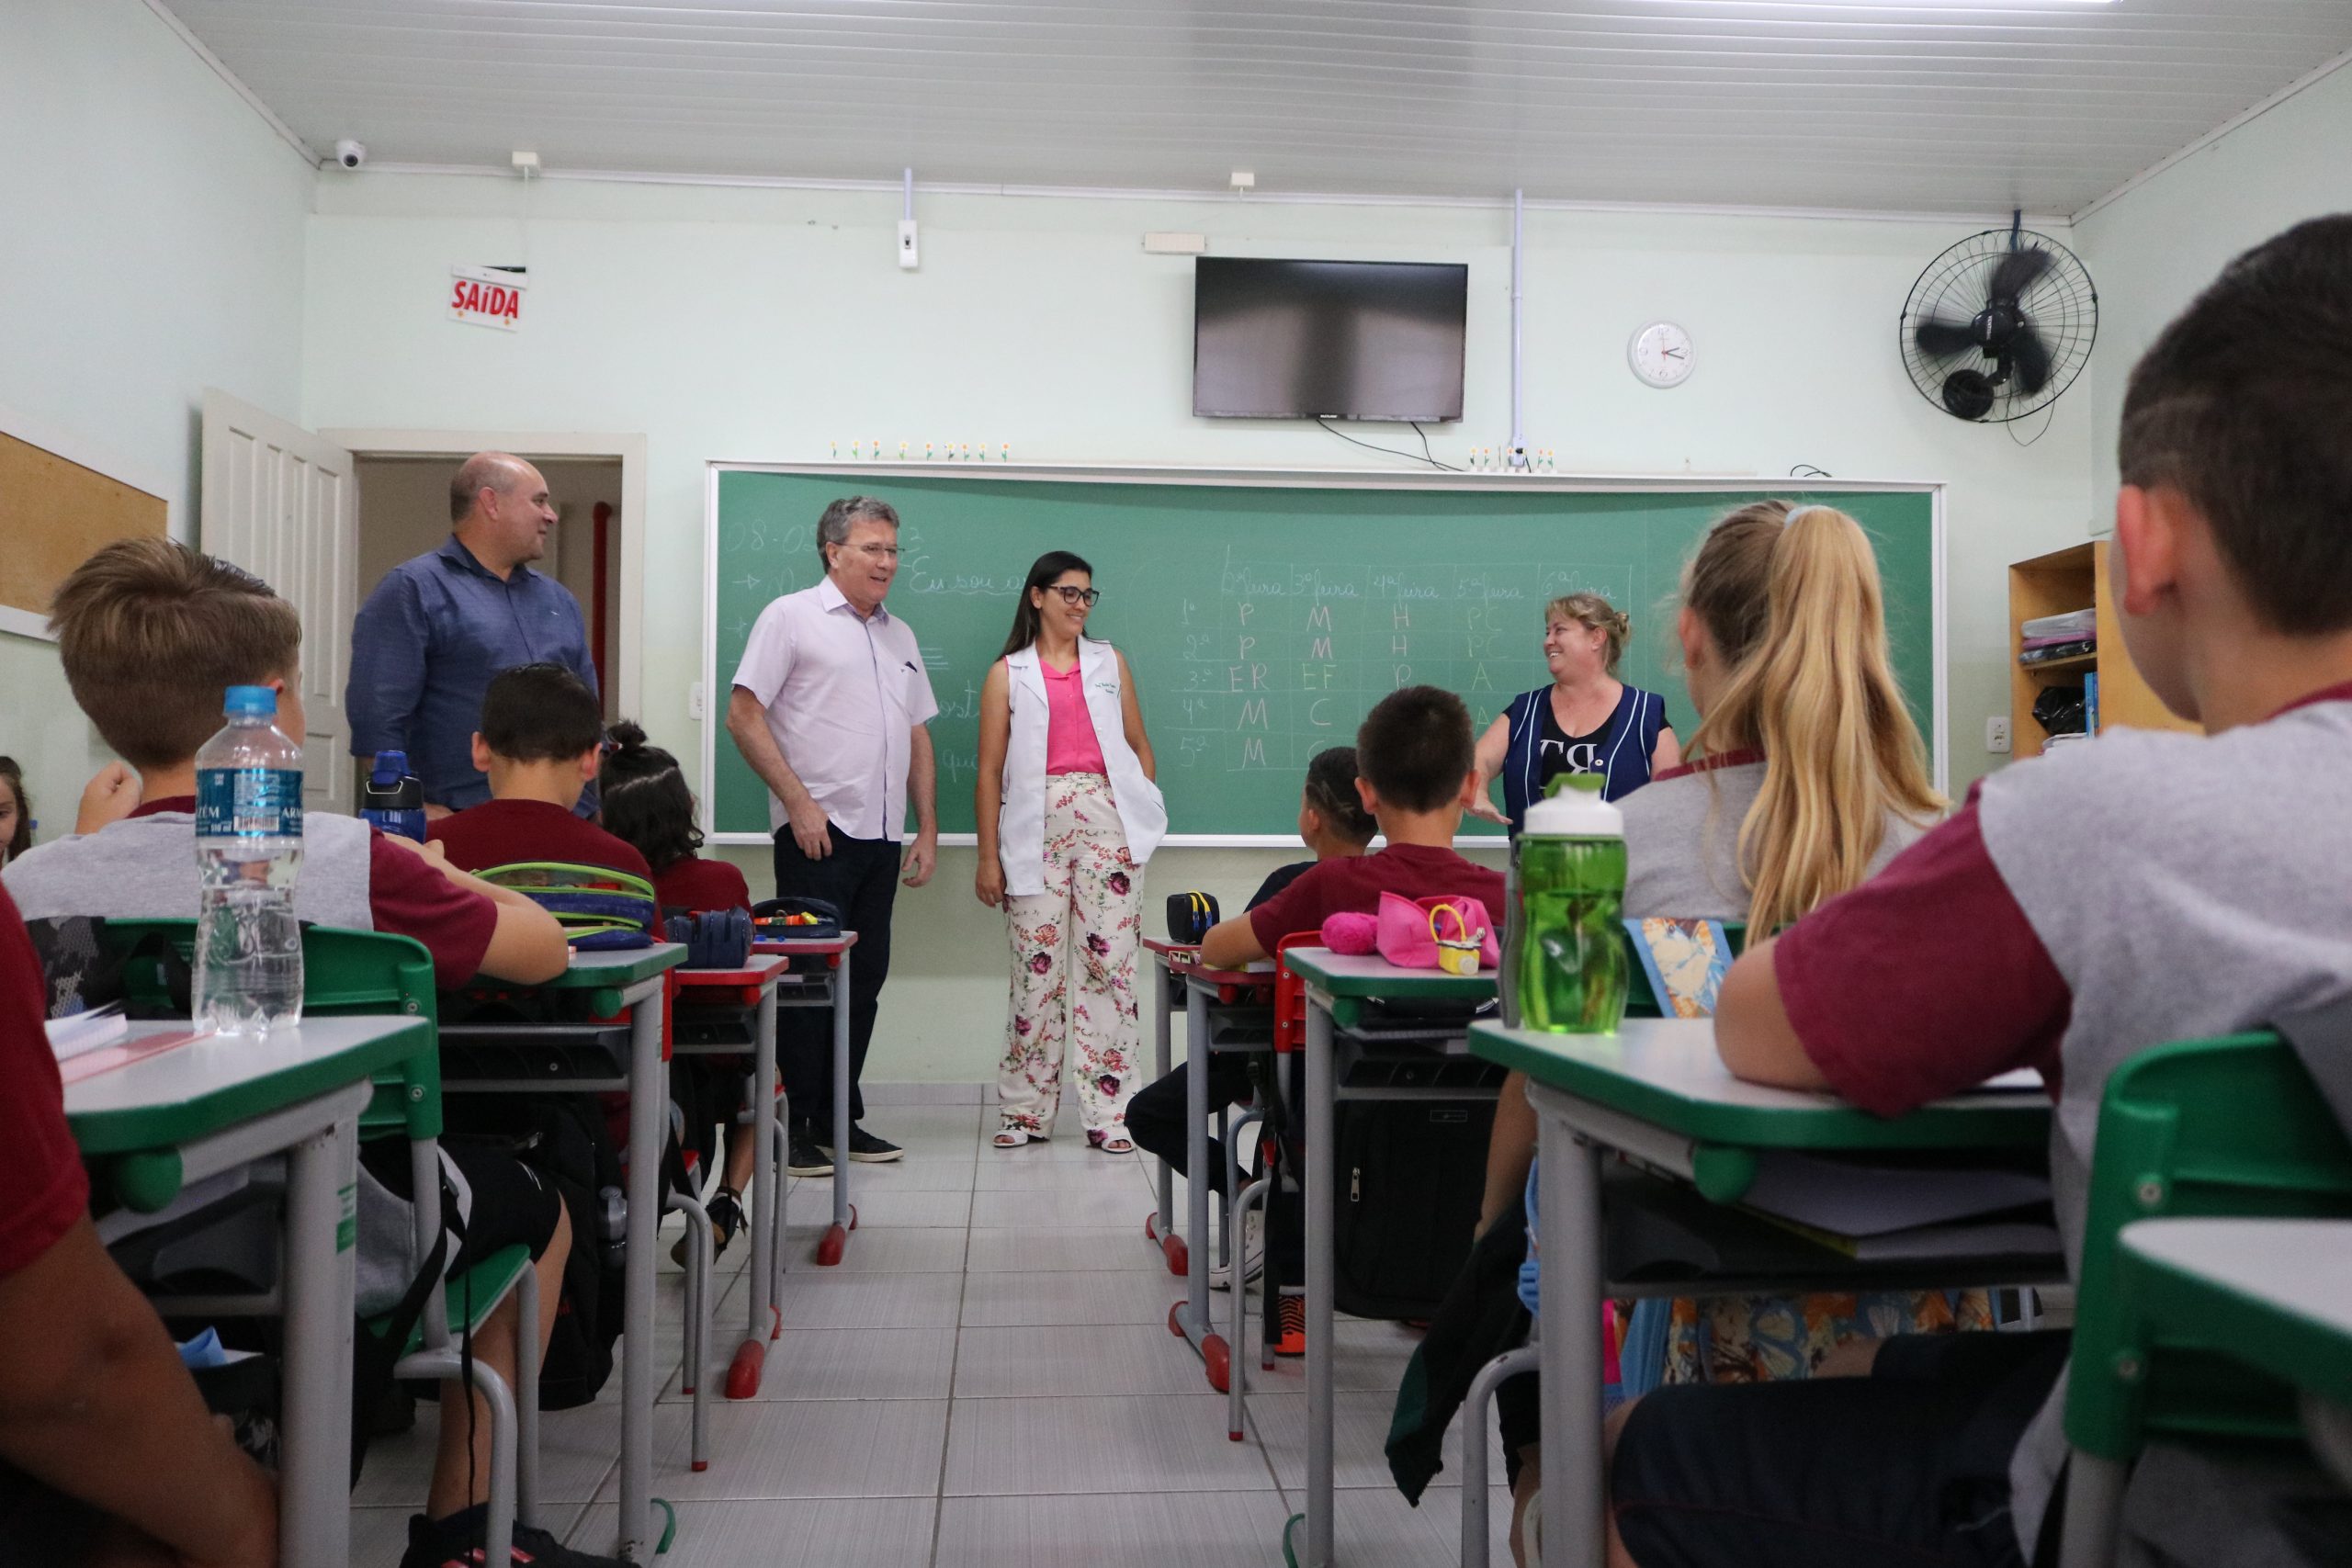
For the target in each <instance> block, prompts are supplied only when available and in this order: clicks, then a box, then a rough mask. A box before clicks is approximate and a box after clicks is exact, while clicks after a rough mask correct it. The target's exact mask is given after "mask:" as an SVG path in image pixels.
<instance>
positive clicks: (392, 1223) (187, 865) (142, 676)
mask: <svg viewBox="0 0 2352 1568" xmlns="http://www.w3.org/2000/svg"><path fill="white" fill-rule="evenodd" d="M50 626H51V629H52V630H54V631H55V632H56V634H57V638H58V651H59V654H60V656H61V659H62V663H63V665H64V667H65V678H66V681H67V682H68V683H69V684H70V685H71V686H72V687H73V690H74V700H75V701H76V702H78V703H80V704H81V705H82V708H83V711H84V712H85V713H87V714H88V715H89V716H90V718H91V720H92V722H93V723H95V724H96V727H97V729H98V733H99V735H100V736H101V737H102V738H103V739H105V740H106V742H107V744H108V745H109V746H111V747H113V748H114V749H115V750H117V751H118V752H119V753H121V755H122V756H123V757H124V758H125V760H127V761H129V762H130V763H131V765H132V766H134V767H135V768H137V769H138V771H139V788H138V790H137V791H136V792H132V791H130V790H124V791H121V792H120V793H119V800H120V804H121V806H122V807H128V808H129V814H128V815H127V816H121V817H119V818H117V819H115V820H110V821H107V822H106V823H105V825H104V826H102V827H98V828H97V829H96V831H91V832H77V833H75V834H74V835H72V836H70V837H68V838H64V839H60V840H55V841H53V842H51V843H48V844H43V845H41V846H40V848H38V849H35V850H33V851H32V852H29V853H28V854H26V855H25V856H24V857H23V858H22V859H20V860H17V861H14V862H12V863H9V865H8V866H7V867H6V871H5V873H0V876H4V877H5V883H6V890H7V892H8V893H9V895H10V896H11V897H13V898H14V899H15V901H16V902H17V905H18V906H19V907H20V908H22V909H23V911H24V916H25V918H26V919H28V920H40V919H51V920H56V919H72V918H74V917H86V916H96V917H101V918H114V919H136V918H150V919H153V918H164V919H170V918H180V919H186V918H188V917H191V916H193V915H195V914H196V913H197V909H198V881H197V863H196V818H195V808H196V799H195V796H196V753H197V750H198V748H199V747H201V746H202V745H203V744H204V742H205V741H206V740H207V739H209V737H210V736H211V734H212V732H213V731H214V730H216V729H217V728H220V713H221V707H222V702H223V697H224V695H225V694H226V691H227V689H228V688H229V687H230V686H232V685H243V686H268V687H271V688H272V689H274V690H275V691H276V692H277V699H278V717H277V726H278V728H280V729H282V730H284V731H285V732H286V733H287V734H288V735H293V736H299V735H300V734H301V733H302V731H303V722H302V720H303V715H302V698H301V688H300V657H301V645H302V626H301V619H300V616H299V615H297V614H296V612H295V610H294V607H293V606H292V605H290V604H287V603H286V602H285V601H284V600H282V599H280V598H278V597H277V594H276V593H274V592H271V590H270V588H269V586H268V584H266V583H265V582H263V581H261V580H260V579H258V578H255V577H254V576H253V575H251V574H250V573H248V572H245V571H242V570H239V569H237V568H236V567H233V566H231V565H229V564H228V563H226V562H224V561H220V560H216V559H214V558H211V557H209V556H206V555H202V554H199V553H198V552H197V551H195V550H192V549H189V548H188V547H187V546H185V545H181V544H176V543H175V542H173V541H170V540H167V539H126V540H120V541H118V542H117V543H115V544H111V545H108V546H107V547H104V548H102V549H100V550H99V551H98V552H97V553H96V555H94V556H92V557H91V558H89V559H88V560H86V561H85V562H84V563H83V564H82V565H81V566H79V567H77V568H76V569H74V572H73V573H72V574H71V575H69V576H68V577H67V578H66V580H65V581H64V582H63V583H62V584H61V585H60V586H59V588H58V590H57V595H56V599H55V602H54V607H53V609H52V611H51V617H50ZM294 908H295V913H296V914H297V915H298V916H299V917H300V919H304V920H309V921H316V922H319V923H322V924H326V925H336V926H345V927H352V928H356V929H358V930H362V931H366V930H376V931H393V932H397V933H399V934H401V935H403V936H409V937H413V938H415V939H416V940H417V941H419V942H422V943H424V947H425V949H426V951H427V952H429V953H431V954H432V957H433V964H434V969H435V974H436V976H437V977H438V978H439V979H440V980H441V982H442V983H443V984H444V985H449V986H455V985H458V984H462V983H463V982H464V981H466V980H469V979H471V978H472V977H473V976H475V975H476V974H478V973H479V974H483V975H489V976H496V977H498V978H500V979H505V980H515V981H521V982H524V983H533V982H537V981H541V980H548V979H552V978H553V977H554V976H557V975H559V974H561V973H562V972H563V969H564V967H565V965H566V964H567V963H568V962H569V958H570V954H569V951H568V949H567V948H566V946H565V943H564V940H563V932H562V930H561V928H560V927H559V926H558V925H557V923H556V921H555V918H554V917H553V916H551V915H549V914H548V912H547V911H546V910H544V909H542V908H539V907H538V906H537V905H536V904H533V903H532V902H531V901H530V900H529V899H528V898H526V897H524V896H523V895H521V894H519V893H515V892H511V891H509V890H507V889H504V888H498V887H492V886H489V885H488V884H486V883H483V882H481V881H480V880H478V879H476V878H474V877H471V876H468V875H465V874H462V873H460V872H458V871H455V870H452V869H451V868H450V867H449V866H448V865H447V863H445V862H444V861H443V860H442V859H441V857H440V855H439V853H438V852H437V851H433V850H428V849H426V848H424V847H423V846H419V845H415V844H412V843H409V842H407V841H406V840H400V839H393V838H389V837H387V836H386V835H384V834H381V833H379V832H377V831H376V830H375V829H372V828H370V827H368V825H367V824H366V823H364V822H361V821H359V820H357V819H356V818H349V817H338V816H332V815H329V814H327V813H324V812H311V813H306V814H305V816H304V818H303V822H302V872H301V877H300V881H299V882H298V883H297V884H296V886H295V893H294ZM441 1159H442V1168H443V1171H442V1180H443V1185H444V1188H445V1189H446V1191H445V1193H444V1194H442V1195H441V1196H442V1197H444V1198H446V1199H447V1200H449V1201H453V1202H454V1204H455V1207H456V1209H457V1212H458V1215H459V1217H460V1220H461V1222H462V1224H463V1226H464V1229H463V1233H462V1236H461V1237H460V1238H459V1242H458V1246H456V1247H454V1248H453V1249H452V1256H451V1258H450V1260H449V1264H448V1269H449V1272H450V1273H451V1274H452V1275H455V1274H458V1273H461V1272H462V1271H463V1270H465V1269H470V1268H472V1267H473V1266H474V1265H476V1264H477V1263H479V1262H481V1261H482V1260H483V1259H484V1258H488V1257H489V1256H490V1255H491V1254H492V1253H494V1252H497V1251H499V1250H501V1249H502V1248H504V1247H512V1246H517V1245H521V1246H526V1247H529V1249H530V1252H531V1255H532V1257H533V1258H535V1259H536V1260H537V1270H538V1276H539V1302H540V1313H539V1321H538V1323H537V1324H536V1325H523V1324H522V1323H521V1322H520V1321H519V1311H518V1308H517V1306H516V1303H515V1298H514V1297H512V1296H510V1297H509V1298H508V1299H507V1300H506V1301H505V1302H504V1303H502V1304H501V1305H500V1307H499V1309H498V1311H497V1312H495V1313H493V1314H492V1315H491V1317H490V1319H489V1321H488V1322H487V1323H485V1324H484V1325H483V1326H482V1328H481V1331H480V1332H479V1333H477V1334H476V1335H475V1336H474V1341H473V1348H474V1354H475V1355H476V1356H478V1357H479V1358H480V1359H481V1360H482V1361H483V1362H484V1363H485V1364H486V1365H489V1366H492V1367H493V1368H495V1369H496V1370H497V1371H498V1372H499V1373H500V1375H501V1376H503V1377H504V1378H505V1379H506V1380H507V1382H508V1384H509V1386H510V1387H511V1386H512V1384H513V1381H514V1377H515V1348H516V1344H517V1340H518V1337H519V1336H520V1335H521V1334H523V1333H526V1332H536V1333H537V1335H538V1337H539V1344H540V1347H541V1348H542V1349H544V1348H545V1347H546V1344H547V1339H548V1331H549V1330H550V1329H551V1328H552V1327H553V1325H554V1322H555V1313H556V1310H557V1308H558V1306H559V1305H560V1302H561V1293H562V1283H563V1265H564V1259H565V1258H566V1257H567V1256H568V1254H569V1252H570V1250H571V1221H570V1217H569V1216H568V1215H567V1213H565V1210H564V1206H563V1201H562V1199H561V1197H560V1195H559V1194H558V1193H557V1191H556V1190H555V1188H554V1186H553V1185H552V1184H551V1183H550V1182H548V1181H546V1180H545V1179H542V1178H541V1177H540V1176H539V1175H538V1174H537V1172H536V1171H534V1170H532V1169H531V1168H528V1167H526V1166H525V1165H523V1164H522V1163H521V1162H520V1161H519V1160H516V1159H515V1158H513V1157H512V1156H507V1155H503V1154H499V1153H495V1152H493V1151H491V1150H487V1149H481V1148H461V1147H456V1146H453V1145H446V1144H445V1145H443V1146H442V1151H441ZM361 1160H362V1168H361V1179H360V1182H359V1191H358V1194H357V1204H358V1220H357V1227H358V1235H359V1247H358V1250H359V1258H358V1263H357V1272H358V1276H359V1279H358V1297H359V1308H360V1310H361V1311H362V1312H363V1313H375V1312H380V1311H383V1310H385V1309H386V1308H388V1307H389V1306H390V1304H391V1303H393V1302H395V1301H397V1300H398V1299H399V1297H400V1295H401V1292H402V1291H403V1290H404V1288H405V1287H406V1286H407V1284H408V1283H409V1281H410V1280H412V1279H413V1277H414V1274H415V1271H416V1269H418V1268H419V1267H420V1265H421V1260H420V1259H417V1258H413V1257H412V1256H410V1254H411V1252H412V1251H413V1234H414V1233H413V1227H412V1223H411V1219H410V1214H411V1210H410V1207H409V1203H410V1200H411V1197H412V1194H411V1193H410V1190H409V1185H410V1179H411V1178H410V1174H409V1159H408V1150H407V1147H406V1145H404V1144H401V1143H373V1144H369V1145H365V1146H364V1147H363V1149H362V1152H361ZM434 1196H435V1195H429V1194H428V1195H424V1197H425V1199H426V1201H432V1200H433V1198H434ZM515 1393H516V1395H517V1397H518V1398H531V1397H534V1396H535V1393H536V1391H533V1390H528V1389H521V1390H516V1391H515ZM490 1434H491V1422H490V1417H489V1413H488V1410H487V1408H486V1407H483V1406H481V1405H480V1404H479V1403H478V1396H472V1395H469V1393H468V1391H467V1390H466V1389H465V1388H464V1387H463V1386H462V1385H461V1384H459V1383H458V1382H448V1383H445V1384H444V1385H443V1388H442V1418H441V1434H440V1435H441V1446H440V1451H439V1454H438V1455H437V1458H436V1461H435V1469H434V1474H433V1480H432V1483H431V1490H430V1492H429V1494H428V1495H427V1497H426V1500H425V1512H424V1514H421V1515H418V1516H416V1517H413V1519H412V1520H411V1522H410V1527H409V1550H408V1551H407V1553H406V1554H405V1555H404V1556H403V1557H402V1559H401V1568H451V1565H456V1564H462V1565H463V1568H480V1556H481V1549H482V1540H483V1532H484V1529H485V1525H486V1505H485V1503H484V1502H483V1501H481V1499H482V1498H483V1497H484V1496H485V1495H486V1492H487V1486H488V1478H489V1474H490V1452H489V1442H490ZM514 1540H515V1562H518V1563H522V1562H528V1563H532V1564H534V1565H535V1568H594V1565H598V1564H601V1563H603V1562H605V1560H604V1559H598V1558H590V1557H585V1556H583V1555H582V1554H579V1553H576V1552H572V1551H569V1550H567V1549H566V1548H564V1547H562V1546H561V1545H560V1544H558V1543H557V1542H556V1541H555V1540H554V1539H553V1538H552V1537H550V1536H548V1534H547V1533H546V1532H545V1531H543V1530H537V1529H530V1528H528V1527H526V1526H525V1525H523V1524H521V1523H520V1522H519V1521H518V1522H517V1524H516V1526H515V1534H514Z"/></svg>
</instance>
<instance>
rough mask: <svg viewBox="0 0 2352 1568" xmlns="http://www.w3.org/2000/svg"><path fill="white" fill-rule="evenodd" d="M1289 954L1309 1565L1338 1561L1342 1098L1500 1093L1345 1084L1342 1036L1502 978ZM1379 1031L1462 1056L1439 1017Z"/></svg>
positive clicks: (1476, 992) (1482, 996)
mask: <svg viewBox="0 0 2352 1568" xmlns="http://www.w3.org/2000/svg"><path fill="white" fill-rule="evenodd" d="M1283 962H1285V963H1286V964H1289V965H1290V968H1291V973H1293V974H1295V975H1296V976H1299V977H1300V978H1301V979H1302V980H1303V981H1305V982H1306V1552H1305V1554H1304V1555H1302V1556H1300V1557H1299V1558H1298V1562H1299V1563H1300V1564H1301V1565H1302V1568H1324V1565H1325V1564H1328V1563H1329V1562H1331V1561H1332V1555H1331V1553H1332V1545H1331V1540H1332V1536H1331V1508H1332V1473H1333V1471H1332V1451H1331V1414H1332V1393H1333V1374H1332V1368H1331V1335H1332V1325H1331V1313H1332V1304H1331V1303H1332V1297H1333V1295H1334V1293H1335V1292H1336V1289H1337V1279H1336V1273H1335V1267H1336V1266H1335V1264H1334V1261H1333V1231H1334V1229H1335V1228H1336V1224H1337V1220H1336V1216H1337V1215H1338V1213H1339V1206H1338V1203H1339V1170H1338V1164H1339V1149H1338V1144H1337V1134H1336V1127H1335V1123H1336V1120H1337V1118H1336V1113H1335V1111H1336V1106H1337V1104H1338V1102H1339V1101H1340V1100H1416V1101H1420V1100H1476V1101H1482V1102H1491V1101H1492V1100H1494V1098H1495V1091H1494V1089H1481V1088H1467V1087H1440V1086H1436V1085H1416V1086H1412V1087H1404V1088H1389V1087H1369V1086H1364V1087H1342V1086H1341V1085H1340V1083H1339V1082H1338V1081H1337V1048H1336V1045H1335V1041H1336V1040H1337V1038H1338V1036H1339V1035H1340V1033H1342V1032H1354V1031H1355V1030H1356V1029H1357V1027H1358V1026H1359V1025H1360V1024H1362V1023H1363V1022H1364V1021H1365V1013H1366V1004H1367V1003H1370V1002H1375V1001H1413V1002H1435V1003H1454V1004H1458V1005H1460V1006H1462V1007H1463V1008H1464V1010H1465V1012H1466V1011H1467V1010H1469V1009H1471V1008H1475V1007H1476V1006H1478V1005H1479V1004H1481V1003H1484V1002H1487V1001H1491V1000H1493V999H1494V997H1495V976H1494V975H1493V974H1492V973H1491V972H1488V973H1481V974H1477V975H1446V974H1442V973H1441V972H1439V971H1438V970H1435V969H1399V968H1397V966H1396V965H1395V964H1391V963H1389V962H1388V961H1387V960H1386V959H1385V958H1380V957H1377V956H1365V957H1352V956H1350V955H1347V954H1344V953H1333V952H1332V951H1331V950H1330V949H1329V948H1326V947H1294V948H1290V949H1288V950H1287V951H1285V952H1284V953H1283ZM1378 1038H1379V1039H1380V1040H1381V1041H1382V1042H1383V1043H1400V1044H1421V1045H1423V1046H1424V1047H1425V1048H1428V1049H1430V1050H1432V1051H1434V1052H1442V1053H1443V1054H1446V1055H1453V1049H1452V1047H1453V1045H1454V1044H1455V1043H1458V1042H1459V1038H1460V1037H1459V1035H1458V1033H1456V1032H1453V1030H1451V1029H1450V1028H1449V1027H1448V1026H1447V1025H1444V1024H1442V1023H1433V1024H1431V1025H1430V1027H1429V1028H1428V1029H1427V1030H1426V1031H1424V1032H1420V1033H1419V1034H1416V1032H1414V1031H1412V1030H1410V1029H1408V1028H1404V1027H1401V1026H1399V1027H1397V1028H1395V1029H1393V1030H1390V1029H1383V1030H1382V1031H1381V1032H1380V1033H1379V1035H1378ZM1599 1320H1600V1307H1599V1305H1598V1304H1597V1303H1596V1304H1595V1306H1594V1308H1593V1321H1595V1322H1598V1321H1599ZM1593 1408H1594V1409H1595V1410H1598V1409H1600V1394H1599V1393H1595V1394H1594V1395H1593ZM1595 1430H1596V1431H1598V1430H1599V1428H1598V1427H1595ZM1562 1561H1564V1562H1573V1561H1574V1560H1573V1559H1572V1558H1571V1559H1562ZM1594 1561H1595V1562H1598V1561H1599V1559H1597V1558H1596V1559H1595V1560H1594Z"/></svg>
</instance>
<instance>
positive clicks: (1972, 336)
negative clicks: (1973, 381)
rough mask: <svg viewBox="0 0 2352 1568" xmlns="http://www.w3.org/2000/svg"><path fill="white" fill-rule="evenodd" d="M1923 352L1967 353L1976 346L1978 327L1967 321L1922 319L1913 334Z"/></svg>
mask: <svg viewBox="0 0 2352 1568" xmlns="http://www.w3.org/2000/svg"><path fill="white" fill-rule="evenodd" d="M1911 336H1912V341H1913V342H1915V343H1917V344H1918V345H1919V351H1920V352H1921V353H1922V354H1933V355H1954V354H1966V353H1967V352H1968V351H1969V350H1970V349H1972V348H1974V347H1975V346H1976V329H1975V327H1973V326H1972V325H1971V324H1970V323H1968V322H1966V321H1936V320H1929V321H1921V322H1920V323H1919V325H1918V328H1917V330H1916V331H1915V332H1914V333H1912V334H1911Z"/></svg>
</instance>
